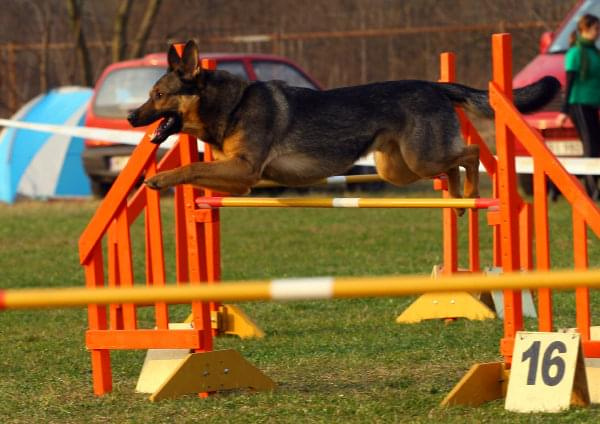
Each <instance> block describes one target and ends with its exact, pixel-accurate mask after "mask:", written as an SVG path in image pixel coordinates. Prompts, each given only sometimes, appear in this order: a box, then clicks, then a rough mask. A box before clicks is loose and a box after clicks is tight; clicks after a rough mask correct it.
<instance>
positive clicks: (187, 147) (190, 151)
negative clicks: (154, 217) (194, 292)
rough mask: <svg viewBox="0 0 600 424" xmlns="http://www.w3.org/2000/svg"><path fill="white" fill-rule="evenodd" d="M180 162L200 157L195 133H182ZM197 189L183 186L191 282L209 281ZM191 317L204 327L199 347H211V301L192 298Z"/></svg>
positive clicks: (191, 160)
mask: <svg viewBox="0 0 600 424" xmlns="http://www.w3.org/2000/svg"><path fill="white" fill-rule="evenodd" d="M179 148H180V149H181V151H180V155H181V163H182V165H186V164H189V163H192V162H194V161H197V160H198V144H197V140H196V138H195V137H192V136H190V135H187V134H182V135H180V136H179ZM198 195H199V194H198V189H195V188H194V187H192V186H190V185H185V186H184V187H183V207H184V211H185V226H186V238H187V254H188V270H189V271H188V272H189V278H190V284H193V285H195V284H203V282H206V268H205V262H204V260H203V259H204V258H203V256H202V255H203V252H202V250H203V247H204V245H203V243H202V239H201V237H202V235H201V229H202V227H201V225H202V224H200V223H198V222H196V216H195V199H196V198H197V197H198ZM192 319H193V324H194V328H195V329H197V330H201V335H202V336H201V337H202V348H201V349H200V350H199V351H210V350H212V328H211V321H210V305H209V304H208V303H206V302H192Z"/></svg>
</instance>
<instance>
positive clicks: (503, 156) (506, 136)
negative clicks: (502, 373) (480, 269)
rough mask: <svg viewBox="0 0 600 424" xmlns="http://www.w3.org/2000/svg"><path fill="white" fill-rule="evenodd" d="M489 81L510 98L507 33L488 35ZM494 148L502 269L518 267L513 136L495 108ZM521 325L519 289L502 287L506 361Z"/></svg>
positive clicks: (503, 343) (510, 82) (509, 47)
mask: <svg viewBox="0 0 600 424" xmlns="http://www.w3.org/2000/svg"><path fill="white" fill-rule="evenodd" d="M492 55H493V82H492V83H493V84H495V85H496V86H497V87H498V88H499V89H500V90H501V91H502V92H503V93H504V94H505V96H507V97H508V98H509V99H511V100H512V52H511V36H510V34H494V35H493V36H492ZM496 150H497V154H498V188H499V198H500V220H501V222H500V231H501V233H500V235H501V242H500V244H501V250H502V251H501V256H502V270H503V272H517V271H519V269H520V263H519V260H520V257H519V221H518V213H519V211H518V206H519V198H518V194H517V181H516V172H515V158H514V156H515V154H514V137H513V135H512V133H511V132H510V131H509V129H508V127H507V126H506V123H505V120H504V117H503V116H502V113H499V111H498V110H497V111H496ZM522 328H523V313H522V305H521V292H520V291H517V290H505V291H504V339H503V340H502V346H501V351H502V354H503V355H504V357H505V361H506V362H507V363H510V362H511V359H512V347H513V344H514V337H515V334H516V332H517V331H519V330H521V329H522Z"/></svg>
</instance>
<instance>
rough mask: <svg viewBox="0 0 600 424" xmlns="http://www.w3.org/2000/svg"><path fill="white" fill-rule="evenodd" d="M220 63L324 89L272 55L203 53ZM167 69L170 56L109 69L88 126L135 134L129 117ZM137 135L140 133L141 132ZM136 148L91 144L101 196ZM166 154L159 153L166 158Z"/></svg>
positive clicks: (89, 163)
mask: <svg viewBox="0 0 600 424" xmlns="http://www.w3.org/2000/svg"><path fill="white" fill-rule="evenodd" d="M202 58H205V59H215V60H216V61H217V68H218V69H223V70H226V71H229V72H231V73H233V74H235V75H239V76H241V77H242V78H245V79H247V80H250V81H256V80H261V81H266V80H273V79H277V80H283V81H286V82H287V83H288V84H290V85H293V86H300V87H309V88H313V89H316V90H318V89H321V86H320V85H319V83H318V82H317V81H315V80H314V79H313V78H311V77H310V76H309V75H308V74H306V73H305V72H304V71H303V70H302V69H300V67H298V66H297V65H296V64H294V63H292V62H291V61H289V60H287V59H285V58H282V57H279V56H272V55H259V54H227V53H223V54H216V53H215V54H203V55H202ZM166 68H167V56H166V54H164V53H154V54H149V55H147V56H145V57H143V58H141V59H135V60H128V61H124V62H117V63H113V64H112V65H109V66H108V67H107V68H106V69H105V70H104V72H103V73H102V75H101V76H100V78H99V79H98V82H97V83H96V87H95V89H94V96H93V97H92V101H91V102H90V105H89V108H88V112H87V116H86V120H85V125H86V126H89V127H101V128H110V129H120V130H123V129H126V130H131V129H132V128H131V126H130V125H129V122H127V120H126V119H125V117H126V116H127V112H128V111H129V110H130V109H133V108H135V107H137V106H139V105H141V104H142V103H144V102H145V101H146V99H147V98H148V92H149V91H150V88H151V87H152V85H153V84H154V82H155V81H156V80H157V79H158V78H160V77H161V76H162V75H163V74H164V73H165V70H166ZM136 130H138V131H139V130H140V129H139V128H136ZM133 149H134V146H131V145H126V144H115V143H109V142H105V141H98V140H86V141H85V150H84V152H83V166H84V169H85V171H86V172H87V174H88V176H89V177H90V180H91V183H92V191H93V192H94V194H96V195H98V196H103V195H104V194H106V192H107V191H108V189H109V188H110V186H111V184H112V182H113V181H114V180H115V178H116V177H117V175H118V174H119V172H120V171H121V170H122V169H123V167H124V166H125V164H126V163H127V160H128V159H129V156H130V155H131V152H132V151H133ZM164 153H165V150H162V149H161V151H159V154H164Z"/></svg>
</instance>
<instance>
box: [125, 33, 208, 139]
mask: <svg viewBox="0 0 600 424" xmlns="http://www.w3.org/2000/svg"><path fill="white" fill-rule="evenodd" d="M198 53H199V52H198V46H197V45H196V43H195V42H193V41H188V42H187V43H186V45H185V47H184V49H183V54H182V56H181V57H179V54H178V53H177V50H176V49H175V46H173V45H172V46H171V47H170V48H169V52H168V55H167V56H168V62H169V68H168V70H167V73H166V74H165V75H163V76H162V77H161V78H160V79H159V80H158V81H157V82H156V83H155V84H154V87H152V90H150V98H149V99H148V100H147V101H146V103H144V104H143V105H141V106H140V107H138V108H137V109H134V110H132V111H130V112H129V115H128V116H127V120H128V121H129V123H130V124H131V125H132V126H134V127H140V126H144V125H148V124H151V123H152V122H154V121H156V120H157V119H161V118H162V122H161V123H160V125H159V126H158V128H157V129H156V131H155V133H154V136H153V138H152V142H153V143H155V144H160V143H162V142H163V141H165V140H166V139H167V137H169V136H170V135H171V134H175V133H178V132H180V131H181V130H182V128H183V125H184V117H185V115H186V109H188V108H190V107H191V105H193V103H194V102H193V99H194V98H197V96H198V90H199V89H198V85H199V84H198V82H199V81H198V80H199V78H200V76H201V73H202V71H201V69H200V68H199V67H198Z"/></svg>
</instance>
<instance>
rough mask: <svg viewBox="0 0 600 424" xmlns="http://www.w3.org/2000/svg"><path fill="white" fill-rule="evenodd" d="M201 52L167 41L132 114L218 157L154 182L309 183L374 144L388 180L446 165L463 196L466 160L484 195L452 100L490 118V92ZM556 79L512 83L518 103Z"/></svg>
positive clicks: (538, 97)
mask: <svg viewBox="0 0 600 424" xmlns="http://www.w3.org/2000/svg"><path fill="white" fill-rule="evenodd" d="M198 54H199V52H198V47H197V45H196V44H195V43H194V42H193V41H188V42H187V44H186V45H185V48H184V50H183V54H182V57H181V58H180V57H179V56H178V54H177V52H176V50H175V48H174V46H171V47H170V49H169V51H168V64H169V68H168V71H167V73H166V74H165V75H164V76H162V77H161V78H160V79H159V80H158V81H157V82H156V84H155V85H154V87H153V88H152V90H151V91H150V98H149V99H148V100H147V101H146V103H144V104H143V105H142V106H140V107H139V108H137V109H135V110H133V111H131V112H130V114H129V115H128V120H129V122H130V123H131V125H133V126H134V127H137V126H143V125H148V124H150V123H152V122H154V121H156V120H157V119H160V118H162V122H161V123H160V125H159V126H158V128H157V130H156V132H155V134H154V135H153V139H152V142H154V143H161V142H163V141H164V140H165V139H166V138H167V137H168V136H170V135H171V134H175V133H177V132H180V131H183V132H186V133H188V134H191V135H193V136H196V137H198V138H200V139H201V140H203V141H204V142H206V143H209V144H210V145H211V146H212V148H213V152H214V156H215V159H216V160H215V161H214V162H197V163H192V164H190V165H186V166H182V167H179V168H176V169H173V170H170V171H165V172H161V173H159V174H157V175H155V176H154V177H152V178H150V179H148V180H146V181H145V183H146V184H147V185H148V186H149V187H150V188H153V189H164V188H167V187H170V186H174V185H176V184H193V185H196V186H200V187H204V188H208V189H212V190H216V191H219V192H226V193H231V194H246V193H248V192H249V191H250V189H251V188H252V186H253V185H255V184H256V183H257V182H258V181H259V180H260V179H262V178H265V179H269V180H272V181H276V182H278V183H281V184H284V185H287V186H303V185H310V184H311V183H314V182H316V181H318V180H321V179H323V178H326V177H329V176H332V175H338V174H342V173H343V172H345V171H346V170H347V169H349V168H350V167H351V166H352V165H353V164H354V162H355V161H356V160H358V159H359V158H360V157H361V156H364V155H366V154H368V153H370V152H373V153H374V157H375V164H376V167H377V173H378V174H379V175H380V176H381V178H383V179H384V180H385V181H388V182H390V183H392V184H395V185H398V186H402V185H405V184H408V183H411V182H414V181H417V180H419V179H422V178H429V177H433V176H436V175H439V174H447V176H448V182H449V184H448V186H449V192H450V194H451V196H452V197H461V193H460V175H459V168H458V167H459V166H462V167H464V168H465V169H466V178H465V184H464V194H465V196H466V197H478V168H479V148H478V146H476V145H469V146H465V144H464V142H463V140H462V138H461V135H460V126H459V122H458V119H457V115H456V113H455V110H454V106H455V105H457V106H462V107H463V108H465V109H466V110H468V111H472V112H475V113H476V114H478V115H482V116H485V117H488V118H492V117H493V110H492V109H491V107H490V106H489V99H488V93H487V91H481V90H476V89H473V88H470V87H466V86H464V85H460V84H449V83H435V82H427V81H409V80H407V81H389V82H380V83H374V84H368V85H360V86H354V87H344V88H338V89H333V90H326V91H317V90H311V89H307V88H299V87H291V86H289V85H287V84H285V83H284V82H281V81H267V82H262V81H256V82H248V81H245V80H243V79H242V78H239V77H237V76H234V75H232V74H230V73H228V72H225V71H219V70H217V71H208V70H203V69H200V68H199V67H198ZM559 88H560V83H559V82H558V80H557V79H555V78H553V77H544V78H542V79H541V80H539V81H538V82H536V83H534V84H531V85H529V86H526V87H523V88H520V89H517V90H515V92H514V102H515V104H516V107H517V108H518V109H519V110H520V111H521V112H530V111H534V110H536V109H539V108H541V107H542V106H544V105H545V104H546V103H548V102H549V101H550V100H551V99H552V98H553V97H554V95H555V94H556V93H557V91H558V90H559ZM457 212H458V213H459V214H462V213H463V212H464V210H463V211H461V210H458V211H457Z"/></svg>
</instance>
